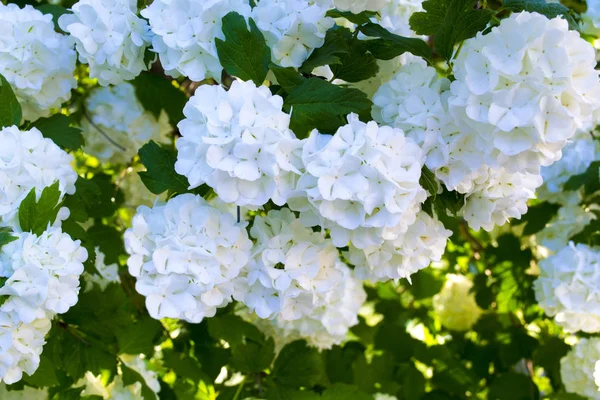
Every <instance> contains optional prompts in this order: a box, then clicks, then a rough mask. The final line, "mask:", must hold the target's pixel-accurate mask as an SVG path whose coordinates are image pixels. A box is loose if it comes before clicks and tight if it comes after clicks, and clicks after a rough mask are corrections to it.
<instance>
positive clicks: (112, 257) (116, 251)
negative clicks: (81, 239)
mask: <svg viewBox="0 0 600 400" xmlns="http://www.w3.org/2000/svg"><path fill="white" fill-rule="evenodd" d="M87 239H88V240H89V241H90V242H92V243H94V245H95V246H96V247H99V248H100V251H101V252H102V253H104V256H105V258H104V263H105V264H106V265H109V264H117V263H118V262H119V256H121V255H122V254H125V247H124V245H123V233H122V232H120V231H118V230H117V228H116V227H114V226H109V225H104V224H101V223H98V222H96V224H94V226H92V227H91V228H89V229H88V230H87Z"/></svg>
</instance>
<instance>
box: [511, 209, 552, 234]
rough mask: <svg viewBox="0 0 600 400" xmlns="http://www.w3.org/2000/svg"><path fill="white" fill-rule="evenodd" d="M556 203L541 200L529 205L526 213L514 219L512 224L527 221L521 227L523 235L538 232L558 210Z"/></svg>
mask: <svg viewBox="0 0 600 400" xmlns="http://www.w3.org/2000/svg"><path fill="white" fill-rule="evenodd" d="M559 208H560V206H559V205H558V204H553V203H548V202H543V203H540V204H536V205H534V206H531V207H529V210H527V214H525V215H523V217H522V218H521V220H520V221H519V220H515V222H514V224H515V225H517V224H521V223H527V225H525V229H523V236H530V235H533V234H536V233H538V232H539V231H541V230H542V229H544V227H545V226H546V224H547V223H548V222H550V220H551V219H552V218H554V216H555V215H556V213H557V212H558V209H559Z"/></svg>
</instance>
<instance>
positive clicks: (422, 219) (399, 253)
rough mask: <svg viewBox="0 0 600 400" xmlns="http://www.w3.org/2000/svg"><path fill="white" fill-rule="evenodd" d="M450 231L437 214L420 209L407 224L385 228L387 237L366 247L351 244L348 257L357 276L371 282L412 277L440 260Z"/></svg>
mask: <svg viewBox="0 0 600 400" xmlns="http://www.w3.org/2000/svg"><path fill="white" fill-rule="evenodd" d="M451 234H452V231H449V230H448V229H445V228H444V225H443V224H442V223H441V222H440V221H438V220H437V218H432V217H430V216H429V215H428V214H427V213H425V212H423V211H421V212H419V214H417V217H416V220H415V222H414V223H412V224H411V225H409V226H408V227H406V228H401V227H400V226H398V227H395V228H393V229H389V230H386V231H385V235H386V237H387V238H388V239H387V240H385V241H384V242H383V243H382V244H380V245H371V246H368V247H366V248H364V249H359V248H357V247H356V246H354V245H351V246H350V250H349V253H348V258H349V259H350V261H351V262H352V264H354V266H355V269H354V273H355V275H356V277H357V278H360V279H364V280H369V281H371V282H381V281H387V280H390V279H400V278H407V279H410V276H411V275H412V274H413V273H415V272H417V271H419V270H421V269H423V268H426V267H428V266H429V264H431V262H433V261H440V260H441V258H442V255H443V254H444V251H445V249H446V242H447V239H448V238H449V237H450V235H451Z"/></svg>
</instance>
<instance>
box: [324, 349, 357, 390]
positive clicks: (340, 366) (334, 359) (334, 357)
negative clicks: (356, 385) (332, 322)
mask: <svg viewBox="0 0 600 400" xmlns="http://www.w3.org/2000/svg"><path fill="white" fill-rule="evenodd" d="M364 352H365V346H364V345H362V344H361V343H359V342H347V343H346V344H344V347H340V346H334V347H333V348H332V349H331V350H329V351H328V352H326V353H325V365H326V370H327V377H328V378H329V381H330V382H332V383H336V382H341V383H352V381H353V379H352V364H353V363H354V361H355V360H356V359H357V358H358V357H360V356H362V355H363V354H364Z"/></svg>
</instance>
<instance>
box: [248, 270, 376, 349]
mask: <svg viewBox="0 0 600 400" xmlns="http://www.w3.org/2000/svg"><path fill="white" fill-rule="evenodd" d="M338 268H339V269H340V270H341V272H342V276H341V278H340V279H339V280H338V281H337V282H336V285H335V286H334V287H333V288H332V289H331V290H330V291H328V292H326V293H322V294H319V295H318V296H317V298H316V301H317V303H318V304H319V305H318V306H316V307H314V306H311V308H312V310H311V311H310V312H309V313H307V314H304V315H302V316H301V317H300V318H298V319H294V320H289V319H284V318H283V316H282V315H281V314H278V315H277V316H276V317H275V318H273V319H270V320H267V319H261V318H257V317H256V314H255V313H252V312H249V310H247V309H242V310H240V311H239V312H238V313H239V314H241V315H242V316H243V317H244V318H245V319H247V320H249V321H251V322H252V323H253V324H255V325H256V327H258V329H260V330H261V331H262V332H263V333H265V334H266V335H268V336H271V337H273V339H275V347H276V349H277V351H279V350H281V349H282V348H283V347H284V346H285V345H286V344H288V343H290V342H293V341H294V340H298V339H305V340H306V341H307V343H308V345H309V346H312V347H316V348H319V349H329V348H331V347H332V346H333V345H336V344H341V343H342V342H343V341H344V340H345V339H346V336H347V333H348V331H349V329H350V328H351V327H352V326H354V325H356V324H358V312H359V310H360V307H361V306H362V305H363V303H364V302H365V301H366V299H367V295H366V293H365V291H364V289H363V287H362V283H361V281H360V280H358V279H356V278H354V277H353V276H352V271H351V270H350V269H349V268H348V267H347V266H346V265H344V264H341V266H339V267H338Z"/></svg>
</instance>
